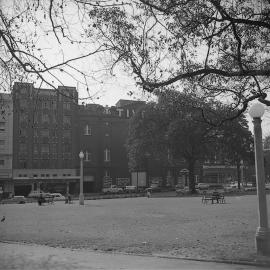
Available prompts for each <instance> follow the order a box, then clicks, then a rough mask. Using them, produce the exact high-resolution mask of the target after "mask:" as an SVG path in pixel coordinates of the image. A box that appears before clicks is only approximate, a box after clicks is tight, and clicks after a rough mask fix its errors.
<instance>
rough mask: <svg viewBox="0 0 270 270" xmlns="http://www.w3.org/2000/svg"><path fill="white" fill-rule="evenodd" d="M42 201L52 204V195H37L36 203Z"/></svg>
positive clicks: (40, 203)
mask: <svg viewBox="0 0 270 270" xmlns="http://www.w3.org/2000/svg"><path fill="white" fill-rule="evenodd" d="M44 203H47V204H53V203H54V197H53V196H45V197H39V198H38V204H39V205H42V204H44Z"/></svg>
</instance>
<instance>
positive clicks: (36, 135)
mask: <svg viewBox="0 0 270 270" xmlns="http://www.w3.org/2000/svg"><path fill="white" fill-rule="evenodd" d="M77 108H78V93H77V91H76V88H74V87H58V88H57V89H37V88H34V86H33V84H29V83H15V84H14V87H13V181H14V190H15V194H22V195H27V194H28V193H29V192H30V191H31V190H35V189H47V190H54V189H55V188H54V187H55V186H57V189H58V190H59V189H60V190H61V191H62V192H63V191H64V189H65V188H66V185H67V183H68V184H69V182H70V183H74V184H76V183H77V182H78V177H77V175H76V168H77V166H78V165H77V164H78V158H77V153H78V147H77V141H78V139H77V132H76V131H77ZM61 185H62V188H60V187H59V186H61Z"/></svg>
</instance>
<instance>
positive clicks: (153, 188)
mask: <svg viewBox="0 0 270 270" xmlns="http://www.w3.org/2000/svg"><path fill="white" fill-rule="evenodd" d="M150 189H151V192H161V187H160V186H159V185H158V184H151V185H150Z"/></svg>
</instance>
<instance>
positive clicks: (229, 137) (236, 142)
mask: <svg viewBox="0 0 270 270" xmlns="http://www.w3.org/2000/svg"><path fill="white" fill-rule="evenodd" d="M220 131H221V134H222V136H220V137H219V138H220V139H219V149H220V150H221V151H222V157H223V159H224V160H226V161H227V163H229V164H231V165H236V168H237V182H238V188H239V189H240V183H241V165H242V164H241V163H242V161H245V162H248V163H250V162H251V161H252V162H253V157H254V153H253V150H252V149H253V137H252V134H251V132H250V131H249V128H248V122H247V120H246V119H245V118H244V117H243V116H240V117H239V118H237V119H234V120H232V121H229V122H225V123H224V124H223V125H222V126H221V127H220Z"/></svg>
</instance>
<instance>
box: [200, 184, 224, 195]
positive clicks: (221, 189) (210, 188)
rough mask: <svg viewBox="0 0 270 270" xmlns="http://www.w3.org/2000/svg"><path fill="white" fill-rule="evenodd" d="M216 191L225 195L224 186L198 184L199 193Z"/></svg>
mask: <svg viewBox="0 0 270 270" xmlns="http://www.w3.org/2000/svg"><path fill="white" fill-rule="evenodd" d="M214 191H217V192H219V193H224V192H225V189H224V186H223V185H222V184H217V183H199V184H198V193H199V194H203V193H212V192H214Z"/></svg>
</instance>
